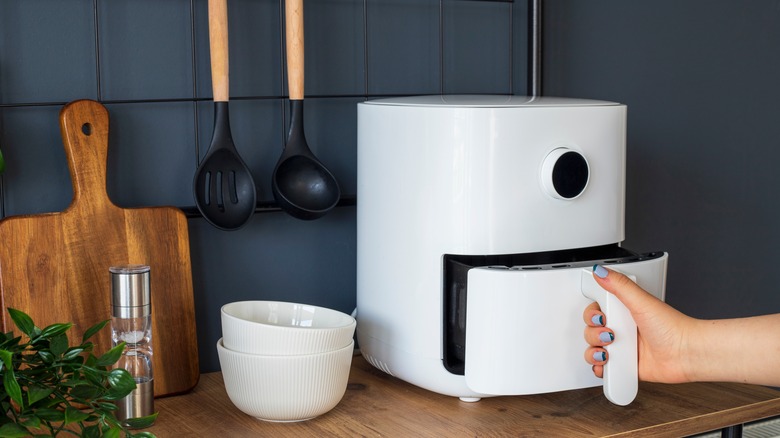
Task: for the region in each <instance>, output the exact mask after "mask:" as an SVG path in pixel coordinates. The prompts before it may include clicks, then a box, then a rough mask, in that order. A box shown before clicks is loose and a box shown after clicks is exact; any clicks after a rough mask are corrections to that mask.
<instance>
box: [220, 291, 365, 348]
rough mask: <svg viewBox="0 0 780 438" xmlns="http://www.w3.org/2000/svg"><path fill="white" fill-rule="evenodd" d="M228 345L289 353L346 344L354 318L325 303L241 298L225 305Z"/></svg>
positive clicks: (223, 313) (224, 320)
mask: <svg viewBox="0 0 780 438" xmlns="http://www.w3.org/2000/svg"><path fill="white" fill-rule="evenodd" d="M221 313H222V340H223V342H224V345H225V348H227V349H230V350H233V351H238V352H241V353H249V354H261V355H272V356H274V355H279V356H290V355H298V354H315V353H322V352H326V351H332V350H338V349H341V348H344V347H345V346H347V345H348V344H349V343H351V342H353V340H352V336H353V335H354V333H355V318H353V317H351V316H349V315H347V314H346V313H342V312H339V311H337V310H333V309H328V308H326V307H318V306H312V305H309V304H297V303H286V302H281V301H238V302H234V303H229V304H225V305H224V306H222V310H221Z"/></svg>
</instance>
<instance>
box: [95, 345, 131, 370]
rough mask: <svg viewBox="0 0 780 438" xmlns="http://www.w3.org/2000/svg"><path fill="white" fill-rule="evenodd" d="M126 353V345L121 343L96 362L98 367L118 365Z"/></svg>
mask: <svg viewBox="0 0 780 438" xmlns="http://www.w3.org/2000/svg"><path fill="white" fill-rule="evenodd" d="M124 351H125V343H124V342H120V343H119V344H117V346H116V347H114V348H112V349H110V350H108V351H106V352H105V353H104V354H103V355H102V356H100V357H99V358H98V360H97V362H95V365H96V366H108V365H113V364H115V363H116V361H118V360H119V358H120V357H122V352H124Z"/></svg>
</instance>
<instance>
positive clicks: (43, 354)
mask: <svg viewBox="0 0 780 438" xmlns="http://www.w3.org/2000/svg"><path fill="white" fill-rule="evenodd" d="M38 356H39V357H40V358H41V360H43V363H45V364H46V365H51V364H52V363H54V355H53V354H51V351H43V350H41V351H39V352H38Z"/></svg>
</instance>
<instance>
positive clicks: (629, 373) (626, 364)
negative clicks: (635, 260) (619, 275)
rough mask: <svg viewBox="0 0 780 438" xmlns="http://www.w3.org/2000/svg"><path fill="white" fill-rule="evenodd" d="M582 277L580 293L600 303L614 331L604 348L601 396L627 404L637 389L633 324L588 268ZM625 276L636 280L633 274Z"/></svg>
mask: <svg viewBox="0 0 780 438" xmlns="http://www.w3.org/2000/svg"><path fill="white" fill-rule="evenodd" d="M581 276H582V294H583V295H584V296H585V297H587V298H590V299H591V300H593V301H596V302H598V303H599V306H601V311H602V312H604V314H605V315H606V317H607V325H608V326H609V328H611V329H612V330H613V331H614V332H615V341H614V342H613V343H612V344H610V345H607V346H606V347H604V348H605V350H607V353H608V358H609V360H608V361H607V363H606V364H605V365H604V396H606V397H607V400H609V401H611V402H612V403H614V404H616V405H620V406H625V405H628V404H629V403H631V402H632V401H634V398H636V395H637V392H638V391H639V373H638V357H637V331H636V323H635V322H634V318H633V317H631V312H629V311H628V308H626V306H625V305H624V304H623V303H622V302H621V301H620V300H619V299H618V298H617V297H616V296H615V295H613V294H611V293H609V292H607V291H606V290H604V289H603V288H602V287H601V286H599V284H598V283H596V280H595V279H594V278H593V273H592V271H591V270H590V269H583V270H582V274H581ZM628 277H630V278H631V279H632V280H633V281H636V277H635V276H633V275H629V276H628Z"/></svg>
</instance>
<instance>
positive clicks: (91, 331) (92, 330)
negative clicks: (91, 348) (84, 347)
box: [81, 319, 110, 344]
mask: <svg viewBox="0 0 780 438" xmlns="http://www.w3.org/2000/svg"><path fill="white" fill-rule="evenodd" d="M109 321H110V320H109V319H107V320H105V321H100V322H99V323H97V324H95V325H93V326H92V327H90V328H88V329H87V331H85V332H84V336H83V337H82V338H81V343H82V344H83V343H85V342H87V339H89V338H91V337H92V336H95V334H97V332H99V331H100V330H103V327H105V326H106V324H108V323H109Z"/></svg>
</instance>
